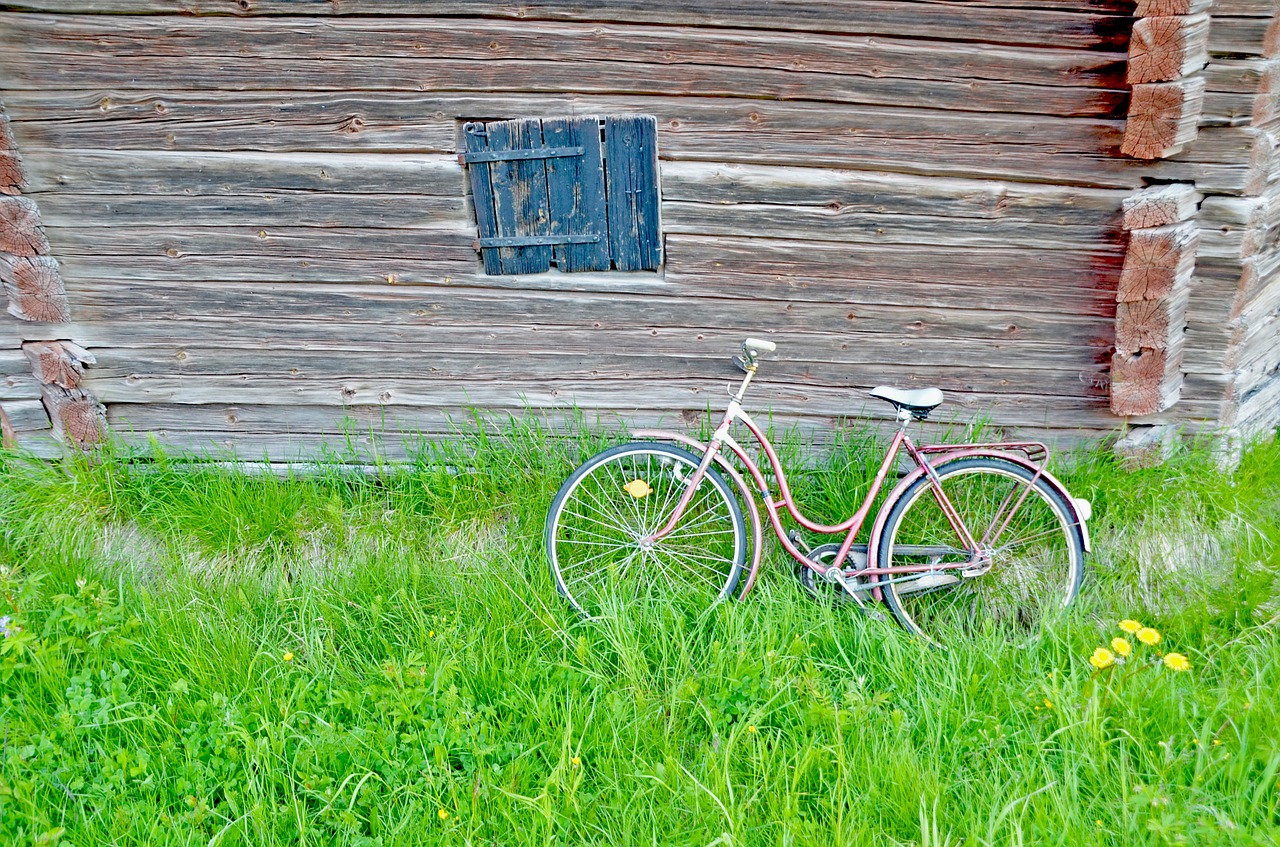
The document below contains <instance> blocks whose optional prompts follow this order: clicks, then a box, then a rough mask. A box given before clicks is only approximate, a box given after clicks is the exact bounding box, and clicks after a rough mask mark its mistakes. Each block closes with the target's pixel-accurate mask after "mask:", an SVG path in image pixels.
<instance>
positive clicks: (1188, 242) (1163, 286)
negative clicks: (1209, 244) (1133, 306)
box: [1116, 221, 1200, 303]
mask: <svg viewBox="0 0 1280 847" xmlns="http://www.w3.org/2000/svg"><path fill="white" fill-rule="evenodd" d="M1199 243H1200V228H1199V227H1197V226H1196V225H1195V223H1194V222H1193V221H1189V222H1187V223H1183V224H1178V225H1177V226H1171V227H1160V228H1158V229H1138V230H1134V231H1133V232H1131V233H1130V234H1129V247H1128V250H1127V251H1126V252H1125V257H1124V266H1123V268H1122V269H1121V271H1120V282H1119V285H1118V287H1117V289H1116V300H1117V301H1119V302H1121V303H1132V302H1135V301H1138V300H1159V299H1163V298H1165V297H1168V296H1169V295H1170V294H1172V293H1173V292H1175V291H1178V290H1180V289H1182V288H1185V287H1186V286H1188V285H1190V284H1191V277H1192V275H1193V274H1194V273H1195V263H1196V247H1197V246H1198V245H1199Z"/></svg>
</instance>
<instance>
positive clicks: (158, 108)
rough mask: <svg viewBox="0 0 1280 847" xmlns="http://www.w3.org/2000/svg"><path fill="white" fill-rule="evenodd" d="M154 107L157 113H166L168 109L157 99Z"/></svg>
mask: <svg viewBox="0 0 1280 847" xmlns="http://www.w3.org/2000/svg"><path fill="white" fill-rule="evenodd" d="M155 109H156V114H157V115H163V114H167V113H168V111H169V107H168V106H166V105H165V104H164V103H163V102H161V101H159V100H157V101H156V105H155Z"/></svg>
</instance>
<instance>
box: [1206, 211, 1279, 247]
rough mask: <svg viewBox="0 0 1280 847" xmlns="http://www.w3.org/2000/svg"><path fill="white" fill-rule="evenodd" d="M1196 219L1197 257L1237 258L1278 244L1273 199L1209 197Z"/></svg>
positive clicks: (1276, 218) (1276, 215) (1277, 222)
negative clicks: (1198, 241)
mask: <svg viewBox="0 0 1280 847" xmlns="http://www.w3.org/2000/svg"><path fill="white" fill-rule="evenodd" d="M1198 222H1199V224H1200V227H1201V229H1200V246H1199V248H1198V249H1197V251H1196V255H1197V256H1198V257H1213V258H1222V259H1240V258H1247V257H1251V256H1254V255H1257V254H1258V253H1261V252H1263V251H1269V250H1274V249H1276V248H1277V247H1280V203H1278V202H1276V200H1275V199H1274V198H1259V197H1209V198H1206V199H1205V202H1204V204H1203V206H1202V207H1201V212H1200V217H1199V219H1198Z"/></svg>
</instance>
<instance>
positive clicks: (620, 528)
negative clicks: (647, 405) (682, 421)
mask: <svg viewBox="0 0 1280 847" xmlns="http://www.w3.org/2000/svg"><path fill="white" fill-rule="evenodd" d="M700 463H701V457H699V456H697V455H695V454H693V453H690V452H689V451H687V450H682V449H680V448H679V447H674V446H672V445H669V444H660V443H634V444H624V445H622V446H620V447H613V448H611V449H609V450H605V451H604V452H602V453H599V454H598V455H596V456H593V457H592V458H590V459H588V460H587V461H586V462H585V463H584V464H583V465H582V466H581V467H579V468H578V469H577V470H575V471H574V472H573V474H571V475H570V476H569V478H568V479H567V480H565V483H564V485H562V486H561V487H560V491H559V492H558V493H557V494H556V496H555V499H554V500H552V502H551V509H550V511H549V512H548V514H547V526H546V546H547V557H548V559H549V560H550V564H551V576H552V578H553V579H554V580H555V583H556V588H557V590H558V591H559V592H560V593H561V594H562V595H563V596H564V597H565V599H567V600H568V601H569V603H570V604H572V605H573V607H574V608H575V609H577V610H578V611H579V612H581V613H582V614H584V615H586V616H587V617H597V616H599V615H601V614H605V613H607V612H609V611H610V610H612V609H616V608H619V607H620V606H622V605H634V604H635V603H637V602H638V601H639V602H644V601H648V600H653V599H655V598H662V597H670V598H673V599H677V600H678V601H680V602H687V603H690V604H692V605H696V606H697V607H699V608H707V607H710V606H713V605H715V604H716V603H719V602H720V601H721V600H723V599H725V598H726V597H728V596H730V595H731V594H732V593H733V591H734V589H735V588H736V587H737V585H738V579H739V578H740V577H741V575H742V570H743V564H744V562H745V561H746V557H747V525H746V521H745V520H744V519H743V516H742V509H741V507H740V506H739V505H738V501H737V498H736V497H735V496H734V493H733V490H732V489H731V488H730V487H729V484H728V483H727V482H725V480H724V477H723V476H722V475H721V474H720V473H719V472H718V471H716V469H715V468H708V470H707V472H706V474H705V476H703V478H702V480H701V482H699V484H698V488H697V490H696V491H695V492H694V494H693V498H692V499H691V500H690V502H689V505H688V508H687V509H686V510H685V512H684V514H683V515H682V516H681V518H680V521H679V523H677V524H676V527H675V529H674V530H673V531H672V532H671V533H670V534H668V535H667V536H665V537H664V538H662V539H661V540H659V541H653V542H650V541H648V540H647V539H649V538H650V537H651V536H652V535H653V534H654V533H656V532H657V531H658V530H660V529H661V528H662V527H664V526H665V525H666V524H667V521H668V520H669V518H670V517H671V515H672V513H673V512H674V510H675V507H676V505H677V504H678V503H679V501H680V498H681V495H682V494H683V493H684V492H685V489H686V488H687V487H688V483H689V481H690V480H691V477H692V476H693V474H694V471H696V470H697V468H698V465H699V464H700Z"/></svg>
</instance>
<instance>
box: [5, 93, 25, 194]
mask: <svg viewBox="0 0 1280 847" xmlns="http://www.w3.org/2000/svg"><path fill="white" fill-rule="evenodd" d="M25 186H26V177H25V174H24V173H23V169H22V160H21V158H19V156H18V147H17V144H16V143H15V142H14V140H13V129H12V128H11V127H10V125H9V116H8V115H6V114H5V113H4V112H3V111H0V194H3V195H9V196H13V195H17V194H21V193H22V189H23V188H24V187H25Z"/></svg>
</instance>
